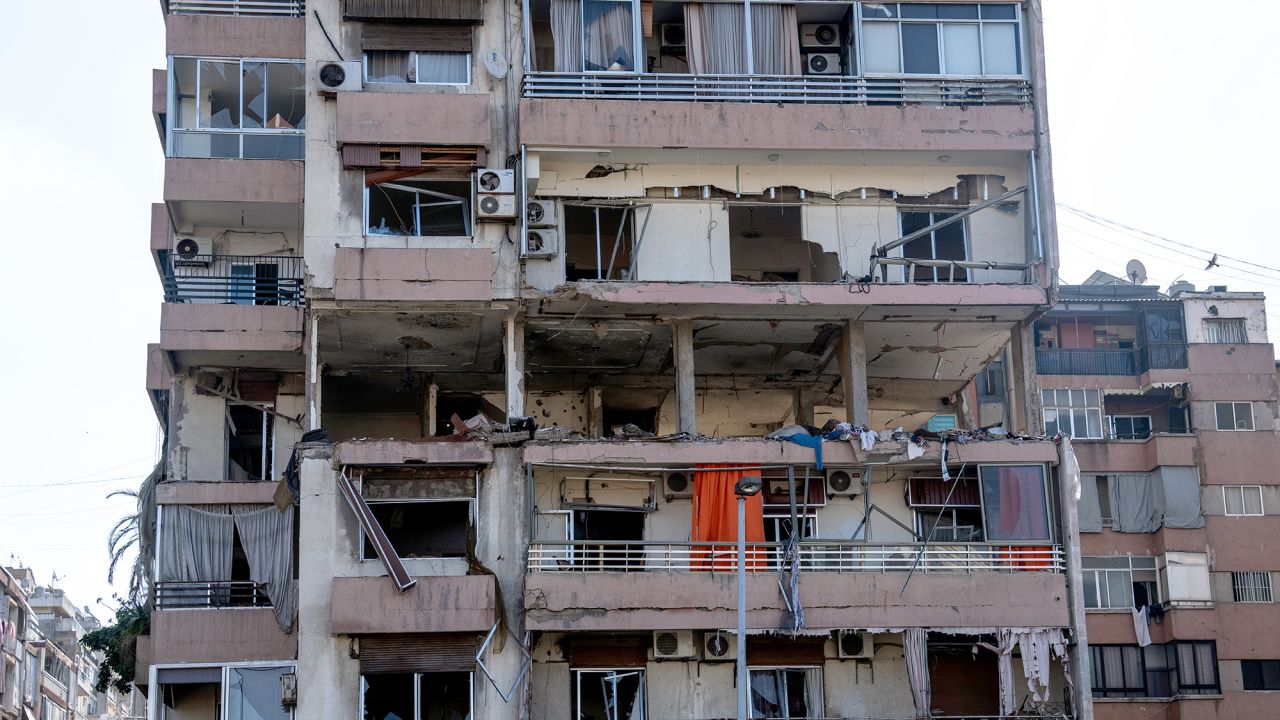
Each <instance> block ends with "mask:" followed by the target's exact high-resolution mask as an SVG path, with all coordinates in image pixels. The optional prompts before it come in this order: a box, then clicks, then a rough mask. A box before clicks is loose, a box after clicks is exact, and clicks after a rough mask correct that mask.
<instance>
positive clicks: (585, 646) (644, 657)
mask: <svg viewBox="0 0 1280 720" xmlns="http://www.w3.org/2000/svg"><path fill="white" fill-rule="evenodd" d="M648 650H649V638H648V637H619V638H574V639H573V640H571V641H570V643H569V665H570V666H571V667H575V668H583V667H585V668H642V667H644V666H645V663H646V662H647V661H648Z"/></svg>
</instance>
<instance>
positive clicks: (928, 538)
mask: <svg viewBox="0 0 1280 720" xmlns="http://www.w3.org/2000/svg"><path fill="white" fill-rule="evenodd" d="M911 511H912V514H913V515H915V520H916V523H915V525H916V537H920V538H925V542H931V543H944V544H966V543H980V542H984V540H985V537H986V535H985V532H984V530H983V527H982V519H983V518H982V509H981V508H979V507H973V506H951V507H938V506H936V505H935V506H923V505H922V506H916V507H912V508H911ZM960 513H976V514H977V516H978V517H977V523H976V524H975V523H962V522H960ZM939 517H941V518H942V519H943V520H947V519H950V521H951V522H950V523H945V522H943V523H938V525H937V526H936V527H935V526H934V522H935V521H936V520H937V519H938V518H939ZM965 528H968V529H969V530H970V531H972V533H973V537H969V538H964V537H961V536H960V534H959V533H960V531H961V530H964V529H965ZM948 531H949V532H950V533H951V536H950V537H945V536H944V535H945V533H946V532H948Z"/></svg>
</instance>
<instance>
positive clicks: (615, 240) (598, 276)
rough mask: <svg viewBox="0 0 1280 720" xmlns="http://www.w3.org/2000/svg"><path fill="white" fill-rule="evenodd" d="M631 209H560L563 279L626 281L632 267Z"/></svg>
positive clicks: (590, 207)
mask: <svg viewBox="0 0 1280 720" xmlns="http://www.w3.org/2000/svg"><path fill="white" fill-rule="evenodd" d="M635 214H636V213H635V208H630V207H621V208H619V207H602V206H598V205H592V206H588V205H570V204H566V205H565V206H564V235H565V240H564V274H565V278H566V279H567V280H626V279H628V278H629V277H630V272H631V267H632V265H633V264H634V260H633V254H632V253H633V252H634V250H635Z"/></svg>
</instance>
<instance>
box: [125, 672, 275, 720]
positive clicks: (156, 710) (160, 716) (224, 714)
mask: <svg viewBox="0 0 1280 720" xmlns="http://www.w3.org/2000/svg"><path fill="white" fill-rule="evenodd" d="M272 669H280V670H283V671H284V672H282V673H281V675H288V674H290V673H296V672H297V671H298V666H297V663H296V662H295V661H292V660H260V661H251V662H233V663H226V664H223V665H203V664H183V665H152V666H151V671H150V678H149V684H150V686H151V687H153V688H156V689H157V692H154V693H151V694H150V696H149V697H148V699H147V707H148V709H149V711H150V712H149V713H148V717H152V718H156V719H157V720H165V717H166V715H167V713H166V712H165V707H164V692H163V690H162V689H161V688H162V686H166V685H171V684H174V683H165V682H163V681H162V680H161V679H160V673H161V671H164V670H218V671H219V673H220V677H219V680H218V699H217V703H218V707H217V710H218V713H217V715H216V716H215V718H214V720H237V718H234V717H232V715H231V703H230V698H231V671H233V670H272ZM193 684H201V685H204V684H208V685H212V684H213V683H212V681H208V682H204V683H193ZM281 708H282V710H284V712H285V717H286V718H293V717H294V714H295V708H294V707H292V706H286V705H283V703H282V705H281Z"/></svg>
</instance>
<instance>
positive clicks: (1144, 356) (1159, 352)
mask: <svg viewBox="0 0 1280 720" xmlns="http://www.w3.org/2000/svg"><path fill="white" fill-rule="evenodd" d="M1186 366H1187V346H1186V345H1184V344H1182V343H1168V344H1162V345H1148V346H1147V347H1145V348H1143V349H1142V350H1140V351H1138V372H1146V371H1148V370H1180V369H1182V368H1185V367H1186Z"/></svg>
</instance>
